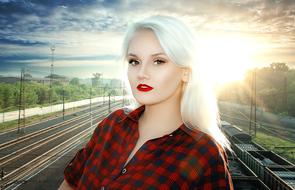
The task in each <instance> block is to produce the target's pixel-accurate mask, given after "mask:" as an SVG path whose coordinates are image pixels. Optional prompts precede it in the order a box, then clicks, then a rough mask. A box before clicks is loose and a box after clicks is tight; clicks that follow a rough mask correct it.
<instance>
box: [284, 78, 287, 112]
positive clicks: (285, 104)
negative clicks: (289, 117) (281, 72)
mask: <svg viewBox="0 0 295 190" xmlns="http://www.w3.org/2000/svg"><path fill="white" fill-rule="evenodd" d="M287 82H288V81H287V76H285V77H284V97H283V98H284V100H283V101H284V102H283V104H284V106H285V109H286V112H287V114H288V86H287V84H288V83H287Z"/></svg>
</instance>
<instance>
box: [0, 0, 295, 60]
mask: <svg viewBox="0 0 295 190" xmlns="http://www.w3.org/2000/svg"><path fill="white" fill-rule="evenodd" d="M294 10H295V2H294V1H293V0H280V1H269V0H219V1H207V0H198V1H191V0H182V1H173V3H172V2H171V1H168V0H150V1H137V0H122V1H119V0H110V1H109V0H107V1H106V0H80V1H75V0H70V1H64V0H62V1H51V0H22V1H20V0H0V36H1V38H0V50H1V51H0V52H1V53H0V56H1V59H2V58H3V60H5V59H6V61H13V59H14V60H15V61H22V60H23V61H24V62H29V61H30V59H31V60H32V62H34V63H36V64H37V63H38V61H41V62H42V61H45V60H46V59H48V58H49V57H50V55H51V52H50V49H49V48H50V45H51V44H55V46H56V51H55V54H56V57H57V58H60V59H61V60H64V61H70V60H71V61H74V60H73V59H77V60H78V61H81V60H83V61H86V59H89V60H90V61H91V60H99V59H102V58H103V56H106V55H111V56H110V59H112V58H114V59H115V57H116V56H118V55H119V53H120V45H121V42H122V37H123V34H124V32H125V29H126V27H127V25H128V24H129V23H130V22H133V21H134V20H138V19H141V18H144V17H147V16H149V15H154V14H164V15H172V16H175V17H178V18H180V19H181V20H184V21H186V22H188V23H189V24H190V25H191V26H192V27H194V29H195V31H196V32H197V33H198V34H200V35H201V36H202V34H205V33H206V34H210V35H217V36H218V35H220V36H222V35H224V33H227V34H229V35H236V34H238V35H241V36H247V37H252V39H255V40H257V43H263V44H267V45H268V46H269V47H277V48H278V49H279V48H284V53H282V54H280V55H281V56H284V55H288V57H289V58H288V60H291V62H295V58H294V57H293V58H292V56H289V54H290V53H291V52H293V49H292V46H294V43H295V11H294ZM278 49H277V50H274V48H269V52H271V51H278ZM4 58H5V59H4Z"/></svg>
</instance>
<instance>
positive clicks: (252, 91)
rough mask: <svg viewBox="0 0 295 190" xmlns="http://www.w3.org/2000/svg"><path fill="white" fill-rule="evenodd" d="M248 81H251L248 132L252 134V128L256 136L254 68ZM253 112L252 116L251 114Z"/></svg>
mask: <svg viewBox="0 0 295 190" xmlns="http://www.w3.org/2000/svg"><path fill="white" fill-rule="evenodd" d="M250 83H251V105H250V123H249V134H250V135H252V133H253V130H254V136H255V137H256V131H257V118H256V109H257V105H256V69H254V71H253V72H252V76H251V82H250ZM253 114H254V116H253ZM253 117H254V118H253ZM253 120H254V121H253ZM253 128H254V129H253Z"/></svg>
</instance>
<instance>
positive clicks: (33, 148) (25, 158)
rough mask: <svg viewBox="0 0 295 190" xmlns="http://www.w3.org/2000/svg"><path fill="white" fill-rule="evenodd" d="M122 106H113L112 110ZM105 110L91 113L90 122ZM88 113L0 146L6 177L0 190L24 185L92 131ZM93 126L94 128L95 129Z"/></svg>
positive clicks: (1, 160) (102, 108)
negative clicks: (92, 117)
mask: <svg viewBox="0 0 295 190" xmlns="http://www.w3.org/2000/svg"><path fill="white" fill-rule="evenodd" d="M118 106H121V103H115V104H113V108H115V107H118ZM108 113H109V112H108V107H107V106H105V107H101V108H98V109H97V110H93V111H92V114H95V115H96V116H95V119H94V120H92V122H93V123H98V122H99V121H100V120H101V119H103V118H104V117H105V116H106V115H107V114H108ZM90 118H91V117H90V114H89V113H85V114H82V115H80V116H78V117H76V118H72V119H69V120H67V121H65V122H62V123H59V124H55V125H53V126H51V127H48V128H45V129H42V130H39V131H35V132H32V133H30V134H28V135H25V136H23V137H20V138H19V139H14V140H11V141H9V142H6V143H3V144H0V156H1V157H0V169H2V170H4V172H5V175H4V177H3V178H2V179H1V180H0V189H13V188H15V186H17V185H19V184H21V183H24V182H25V180H26V177H27V176H28V175H32V174H33V173H36V172H37V171H38V170H39V169H40V167H44V165H46V164H48V162H50V161H51V160H53V159H56V158H57V157H59V156H60V155H61V154H63V153H64V152H65V151H67V150H68V149H70V147H71V146H74V145H75V144H76V143H77V142H79V141H81V140H82V139H83V138H85V137H86V136H88V135H90V134H91V133H92V131H93V126H90V123H92V122H91V121H90ZM94 127H96V125H95V126H94Z"/></svg>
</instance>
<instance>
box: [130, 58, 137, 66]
mask: <svg viewBox="0 0 295 190" xmlns="http://www.w3.org/2000/svg"><path fill="white" fill-rule="evenodd" d="M128 64H129V65H132V66H136V65H138V64H139V62H138V61H136V60H135V59H130V60H129V61H128Z"/></svg>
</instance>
